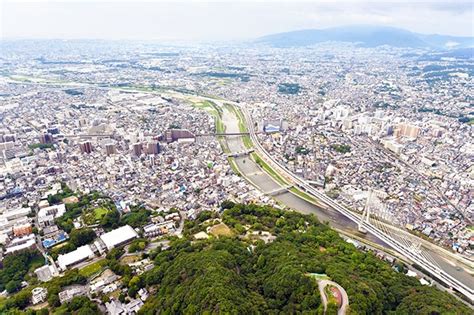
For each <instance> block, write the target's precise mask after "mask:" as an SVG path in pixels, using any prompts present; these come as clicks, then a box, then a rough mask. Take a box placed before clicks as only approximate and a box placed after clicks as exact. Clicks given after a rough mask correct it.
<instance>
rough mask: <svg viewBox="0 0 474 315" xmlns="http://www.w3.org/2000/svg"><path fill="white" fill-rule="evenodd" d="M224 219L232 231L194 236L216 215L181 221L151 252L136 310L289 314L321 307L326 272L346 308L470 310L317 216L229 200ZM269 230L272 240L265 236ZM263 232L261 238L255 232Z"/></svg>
mask: <svg viewBox="0 0 474 315" xmlns="http://www.w3.org/2000/svg"><path fill="white" fill-rule="evenodd" d="M225 206H226V207H227V208H229V209H227V210H225V211H224V213H223V214H222V216H221V218H222V221H223V222H224V223H225V224H226V225H227V226H229V227H230V228H231V229H232V230H233V232H234V233H233V234H234V235H235V236H233V237H231V238H229V237H223V236H220V237H219V238H216V237H212V236H211V237H210V238H209V239H207V240H200V241H196V240H193V237H192V235H193V233H196V232H199V231H205V230H206V228H207V227H209V226H211V225H212V224H214V222H215V221H217V220H214V219H215V218H216V217H217V215H216V214H212V213H209V212H204V213H202V214H201V215H200V217H199V218H198V219H197V220H195V221H189V222H187V224H186V230H185V235H187V237H185V238H183V239H176V240H173V241H172V242H171V247H170V249H168V250H166V251H159V252H157V253H154V254H152V255H151V258H153V259H154V261H155V264H156V266H155V267H154V268H153V269H152V270H150V271H148V272H146V273H145V274H143V275H142V276H141V277H140V285H143V286H147V287H148V289H149V290H150V291H151V292H152V293H153V294H151V297H150V298H149V299H148V300H147V302H146V304H145V306H144V307H143V308H142V309H141V310H140V313H141V314H155V313H160V314H161V313H163V314H171V313H173V314H177V313H184V314H197V313H199V314H202V313H208V314H222V313H225V314H257V313H259V314H262V313H263V314H277V313H281V314H293V313H303V312H306V313H311V314H317V313H320V314H321V313H322V312H323V307H322V303H321V299H320V296H319V292H318V288H317V282H316V280H315V279H314V278H312V277H309V276H307V274H308V273H319V274H327V275H328V276H329V277H330V278H331V279H332V280H333V281H336V282H337V283H339V284H340V285H341V286H342V287H344V288H345V290H346V291H347V293H348V295H349V302H350V311H349V313H350V314H469V313H470V310H469V309H468V308H467V307H466V306H464V305H463V304H462V303H460V302H459V301H457V300H456V299H455V298H454V297H453V296H451V295H449V294H447V293H444V292H441V291H439V290H437V289H435V288H433V287H427V286H422V285H421V284H420V283H419V281H418V280H417V279H414V278H410V277H407V276H405V275H404V274H401V273H398V272H396V271H395V270H394V269H392V268H391V266H390V265H388V264H387V263H385V262H383V261H381V260H379V259H378V258H376V257H375V256H374V255H373V254H371V253H364V252H361V251H359V250H357V249H356V248H355V247H354V246H353V245H351V244H349V243H347V242H345V241H344V240H343V239H341V238H340V237H339V235H338V234H337V233H336V232H335V231H334V230H332V229H330V228H329V227H328V226H326V225H324V224H321V223H319V222H318V220H317V219H316V217H314V216H308V215H303V214H299V213H295V212H288V211H282V210H277V209H274V208H271V207H261V206H256V205H241V204H237V205H234V204H232V203H226V205H225ZM255 231H268V232H270V233H271V234H272V235H273V236H276V239H275V240H274V241H273V242H268V243H265V242H264V241H263V240H262V239H263V238H264V237H263V234H261V233H260V234H259V233H252V232H255ZM260 238H262V239H260Z"/></svg>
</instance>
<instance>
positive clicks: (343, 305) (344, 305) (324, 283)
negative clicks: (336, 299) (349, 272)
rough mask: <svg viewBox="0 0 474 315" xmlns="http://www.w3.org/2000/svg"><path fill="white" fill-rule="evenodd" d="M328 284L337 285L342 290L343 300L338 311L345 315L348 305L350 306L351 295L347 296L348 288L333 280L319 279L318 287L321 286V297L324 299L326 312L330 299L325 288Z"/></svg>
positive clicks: (338, 314) (340, 314) (339, 314)
mask: <svg viewBox="0 0 474 315" xmlns="http://www.w3.org/2000/svg"><path fill="white" fill-rule="evenodd" d="M328 285H332V286H333V287H336V288H337V289H338V290H339V292H341V298H342V302H341V307H340V308H339V310H338V311H337V315H345V314H346V312H347V307H348V306H349V297H348V296H347V292H346V290H344V288H343V287H341V286H340V285H339V284H337V283H336V282H334V281H331V280H319V281H318V288H319V293H320V295H321V299H322V300H323V305H324V312H326V309H327V305H328V299H327V296H326V292H325V290H324V288H326V286H328Z"/></svg>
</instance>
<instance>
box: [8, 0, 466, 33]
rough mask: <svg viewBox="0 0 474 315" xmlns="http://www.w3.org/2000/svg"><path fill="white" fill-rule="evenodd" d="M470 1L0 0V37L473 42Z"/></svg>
mask: <svg viewBox="0 0 474 315" xmlns="http://www.w3.org/2000/svg"><path fill="white" fill-rule="evenodd" d="M473 6H474V1H472V0H451V1H440V0H434V1H426V0H421V1H420V0H418V1H408V0H392V1H384V0H381V1H380V0H379V1H373V2H367V1H359V0H346V1H334V0H333V1H329V0H325V1H317V0H307V1H288V0H287V1H276V0H273V1H272V0H260V1H258V0H257V1H255V0H253V1H250V0H240V1H235V0H234V1H232V0H216V1H202V0H187V1H186V0H177V1H169V0H168V1H162V0H138V1H133V2H132V1H130V0H102V1H100V0H81V1H76V0H49V1H46V0H0V38H2V39H15V38H26V39H32V38H35V39H36V38H56V39H78V38H80V39H135V40H142V39H145V40H180V41H222V40H229V41H233V40H246V39H253V38H257V37H259V36H263V35H267V34H272V33H278V32H286V31H292V30H300V29H310V28H327V27H333V26H342V25H351V24H371V25H389V26H395V27H401V28H405V29H408V30H411V31H414V32H420V33H427V34H432V33H438V34H449V35H462V36H474V22H473V20H474V15H473V13H474V8H473Z"/></svg>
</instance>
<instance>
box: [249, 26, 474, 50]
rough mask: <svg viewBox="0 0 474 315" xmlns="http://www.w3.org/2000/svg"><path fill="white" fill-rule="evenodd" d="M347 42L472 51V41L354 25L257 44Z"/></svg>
mask: <svg viewBox="0 0 474 315" xmlns="http://www.w3.org/2000/svg"><path fill="white" fill-rule="evenodd" d="M329 41H332V42H350V43H357V44H358V45H360V46H362V47H377V46H383V45H388V46H393V47H408V48H434V49H449V48H473V47H474V37H460V36H449V35H438V34H433V35H426V34H419V33H414V32H410V31H407V30H404V29H400V28H395V27H387V26H367V25H354V26H342V27H333V28H326V29H309V30H301V31H293V32H286V33H277V34H272V35H268V36H264V37H261V38H258V39H257V40H256V42H257V43H263V44H267V45H270V46H274V47H298V46H310V45H314V44H318V43H322V42H329Z"/></svg>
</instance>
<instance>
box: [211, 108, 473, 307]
mask: <svg viewBox="0 0 474 315" xmlns="http://www.w3.org/2000/svg"><path fill="white" fill-rule="evenodd" d="M214 101H215V100H214ZM217 103H219V102H217ZM234 105H235V104H234ZM223 109H224V111H223V122H224V125H225V126H226V132H238V131H239V128H238V120H237V117H236V116H235V115H234V114H233V113H231V112H229V111H227V110H226V109H225V108H223ZM247 119H248V117H247ZM226 140H227V144H228V147H229V149H230V150H231V152H240V151H243V150H245V149H246V148H245V146H244V144H243V141H242V137H241V136H235V137H233V136H230V137H226ZM252 140H253V142H254V143H255V142H256V139H252ZM235 162H236V164H237V167H238V168H239V170H240V171H241V173H242V175H243V176H244V177H245V178H247V179H248V180H249V181H250V182H251V183H253V184H254V185H255V186H256V187H257V188H259V189H260V190H261V191H263V192H269V191H273V190H276V189H278V188H279V187H281V185H280V184H278V183H277V182H275V181H274V180H273V179H272V178H271V177H270V176H269V175H268V174H266V173H264V172H262V170H261V169H260V167H259V166H258V165H257V164H256V163H255V162H253V161H252V160H251V159H250V158H249V157H238V158H236V159H235ZM297 180H299V179H297ZM303 185H304V184H303ZM308 189H311V193H312V192H313V191H314V190H315V189H314V188H312V187H310V188H308ZM315 193H317V194H315ZM315 193H312V194H313V195H315V196H316V197H318V198H324V199H322V200H324V202H325V203H326V204H331V206H332V204H334V202H333V201H332V200H326V198H328V197H326V196H324V195H323V196H321V193H319V192H316V191H315ZM275 199H276V200H278V201H280V202H282V203H283V204H285V205H287V206H288V207H290V208H293V209H295V210H298V211H301V212H303V213H314V214H316V216H318V218H319V219H320V221H328V222H329V223H330V225H331V226H333V227H335V228H338V229H341V230H344V231H347V232H349V233H352V234H354V233H357V225H356V223H355V222H357V220H356V219H354V218H356V216H354V217H352V216H353V214H352V213H348V214H347V215H343V214H342V213H344V212H342V213H341V211H346V212H347V210H345V209H342V210H341V211H338V210H330V209H323V208H321V207H317V206H315V205H313V204H311V203H309V202H307V201H305V200H303V199H301V198H300V197H298V196H296V195H294V194H292V193H290V192H286V193H282V194H280V195H278V196H275ZM336 207H338V205H335V207H334V208H333V209H337V208H336ZM331 208H332V207H331ZM364 227H365V228H366V229H367V230H368V231H369V232H370V233H367V234H366V235H364V238H366V239H368V240H370V241H372V242H375V243H378V244H381V245H383V246H384V247H392V248H393V249H395V250H396V251H397V252H399V253H401V254H402V255H403V256H405V257H406V258H408V259H410V260H412V261H415V262H417V263H419V264H420V265H424V266H427V267H426V268H427V269H429V270H430V272H432V273H434V274H437V273H438V272H439V271H441V272H442V274H438V276H440V277H441V278H443V279H444V280H445V281H447V282H449V283H450V284H451V285H453V286H456V287H457V286H459V288H460V289H461V290H462V291H463V292H464V293H465V295H467V296H468V297H469V298H470V299H471V301H472V288H473V287H474V278H473V277H472V275H471V273H472V270H466V269H465V266H464V265H461V264H460V263H458V262H457V261H455V260H453V259H451V258H452V257H449V256H447V255H446V254H445V253H443V251H442V250H441V249H439V250H438V249H437V248H436V246H434V245H433V246H430V247H429V248H428V247H425V246H423V247H422V249H423V253H424V255H423V257H421V258H419V257H418V255H417V253H413V252H411V250H410V249H409V248H408V246H409V245H410V243H409V242H408V243H400V242H399V239H398V238H397V239H393V238H392V237H388V238H387V237H386V236H385V235H384V234H383V233H380V231H378V229H377V228H374V227H373V226H372V224H365V225H364ZM395 232H396V231H395ZM382 240H383V241H382ZM427 256H428V258H425V257H427ZM461 266H463V267H464V268H463V267H461Z"/></svg>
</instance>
